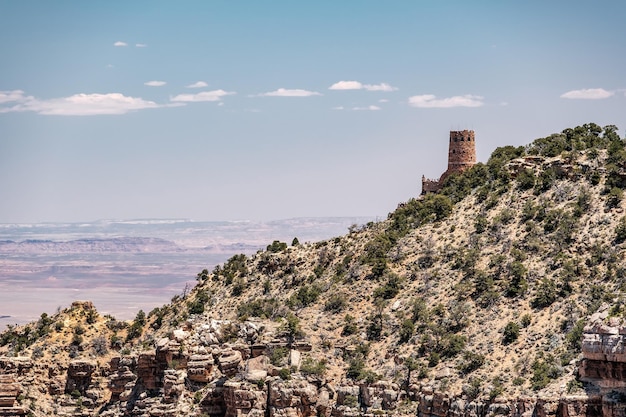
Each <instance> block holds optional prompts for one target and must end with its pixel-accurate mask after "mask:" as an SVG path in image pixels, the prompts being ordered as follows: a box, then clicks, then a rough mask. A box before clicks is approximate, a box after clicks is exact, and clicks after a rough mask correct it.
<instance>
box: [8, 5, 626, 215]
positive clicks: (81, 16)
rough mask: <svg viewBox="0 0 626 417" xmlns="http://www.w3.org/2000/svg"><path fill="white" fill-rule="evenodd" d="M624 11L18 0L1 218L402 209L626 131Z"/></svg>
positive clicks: (13, 14)
mask: <svg viewBox="0 0 626 417" xmlns="http://www.w3.org/2000/svg"><path fill="white" fill-rule="evenodd" d="M624 16H626V2H623V1H596V2H587V1H585V2H582V1H571V0H570V1H550V2H545V1H524V2H518V1H473V2H470V1H417V0H415V1H388V2H381V1H315V2H295V1H267V2H261V1H187V2H162V1H133V2H126V1H108V2H82V1H55V2H50V1H28V0H26V1H6V0H3V1H0V39H1V41H0V56H1V57H2V59H0V196H2V204H0V223H13V222H46V221H64V222H80V221H91V220H97V219H112V218H113V219H128V218H188V219H195V220H238V219H251V220H271V219H282V218H291V217H301V216H372V215H380V216H386V214H387V213H388V212H389V211H392V210H393V209H394V208H395V207H396V205H397V204H398V203H399V202H402V201H406V200H407V199H409V198H411V197H413V196H417V195H418V194H419V192H420V186H421V183H420V181H421V176H422V174H425V175H426V176H428V177H437V176H439V175H440V174H441V172H443V171H444V170H445V168H446V155H447V140H448V134H449V133H448V132H449V130H458V129H473V130H475V132H476V140H477V148H478V159H479V160H480V161H486V159H487V158H488V156H489V154H490V153H491V152H492V151H493V149H495V148H496V147H497V146H502V145H508V144H512V145H522V144H526V143H528V142H530V141H532V140H533V139H535V138H537V137H542V136H547V135H549V134H551V133H554V132H558V131H561V130H562V129H564V128H567V127H572V126H576V125H579V124H583V123H587V122H595V123H598V124H600V125H607V124H615V125H617V126H618V127H620V128H621V130H620V134H621V135H622V136H624V130H623V129H624V128H625V127H626V120H624V119H625V118H626V95H625V92H626V79H625V78H626V76H625V75H624V74H626V65H625V64H626V41H625V40H626V25H624V21H623V18H624Z"/></svg>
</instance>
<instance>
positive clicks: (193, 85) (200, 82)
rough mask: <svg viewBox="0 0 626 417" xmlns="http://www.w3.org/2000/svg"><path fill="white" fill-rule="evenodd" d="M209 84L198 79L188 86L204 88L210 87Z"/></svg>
mask: <svg viewBox="0 0 626 417" xmlns="http://www.w3.org/2000/svg"><path fill="white" fill-rule="evenodd" d="M208 86H209V85H208V84H207V83H205V82H204V81H196V82H195V83H193V84H189V85H188V86H187V88H204V87H208Z"/></svg>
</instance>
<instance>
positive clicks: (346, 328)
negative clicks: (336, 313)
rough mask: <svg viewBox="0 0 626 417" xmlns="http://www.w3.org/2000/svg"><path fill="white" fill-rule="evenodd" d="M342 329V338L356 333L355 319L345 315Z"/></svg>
mask: <svg viewBox="0 0 626 417" xmlns="http://www.w3.org/2000/svg"><path fill="white" fill-rule="evenodd" d="M343 323H344V324H343V329H342V330H341V335H342V336H350V335H352V334H355V333H356V332H357V331H358V327H357V325H356V319H355V318H354V317H352V316H351V315H349V314H346V315H345V317H344V318H343Z"/></svg>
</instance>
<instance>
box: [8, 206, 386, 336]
mask: <svg viewBox="0 0 626 417" xmlns="http://www.w3.org/2000/svg"><path fill="white" fill-rule="evenodd" d="M144 220H145V219H144ZM370 220H374V218H369V217H365V218H362V217H345V218H337V217H333V218H315V219H313V218H301V219H285V220H275V221H270V222H253V221H245V222H228V221H214V222H190V221H182V222H181V221H167V220H166V219H161V220H158V219H152V220H149V221H133V220H126V221H101V222H93V223H90V224H85V223H73V224H68V223H47V224H44V225H36V224H26V225H6V224H5V225H0V330H2V328H3V326H4V325H5V324H15V323H19V324H23V323H26V322H29V321H33V320H36V319H37V318H38V317H39V315H40V314H41V313H44V312H45V313H47V314H53V313H54V312H55V311H56V309H57V308H58V307H61V308H65V307H67V306H69V305H70V304H71V303H72V302H73V301H76V300H89V301H92V302H94V304H95V305H96V308H97V309H98V311H99V312H100V313H101V314H112V315H113V316H115V317H117V318H118V319H131V318H133V317H134V316H135V315H136V314H137V312H138V311H139V309H143V310H144V311H145V312H146V313H148V312H149V311H150V310H152V309H153V308H155V307H159V306H161V305H163V304H165V303H168V302H169V301H170V299H171V298H172V297H173V296H174V295H177V294H180V293H182V291H183V289H184V288H185V286H186V285H190V286H193V285H194V284H195V278H196V275H197V274H198V273H199V272H200V271H202V270H203V269H205V268H206V269H209V270H211V269H213V267H214V266H215V265H217V264H219V263H223V262H224V261H226V260H227V259H228V258H230V257H231V256H233V255H235V254H239V253H244V254H247V255H251V254H253V253H255V252H256V251H257V250H259V249H263V248H265V247H266V246H267V245H268V244H270V243H271V242H272V241H274V240H281V241H285V242H286V243H288V244H291V242H292V240H293V238H295V237H297V238H298V240H299V241H300V242H301V243H306V242H316V241H318V240H323V239H328V238H332V237H335V236H339V235H343V234H345V233H347V231H348V228H349V227H350V226H352V225H353V224H364V223H366V222H367V221H370ZM2 316H9V317H2Z"/></svg>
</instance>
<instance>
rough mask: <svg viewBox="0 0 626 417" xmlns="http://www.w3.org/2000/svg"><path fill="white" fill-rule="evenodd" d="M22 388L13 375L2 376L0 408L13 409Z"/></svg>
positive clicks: (0, 378) (0, 376) (0, 377)
mask: <svg viewBox="0 0 626 417" xmlns="http://www.w3.org/2000/svg"><path fill="white" fill-rule="evenodd" d="M21 392H22V386H21V385H20V384H19V383H18V382H17V380H16V379H15V377H14V376H12V375H0V407H13V405H14V404H15V400H16V398H17V397H18V396H19V395H20V393H21Z"/></svg>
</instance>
